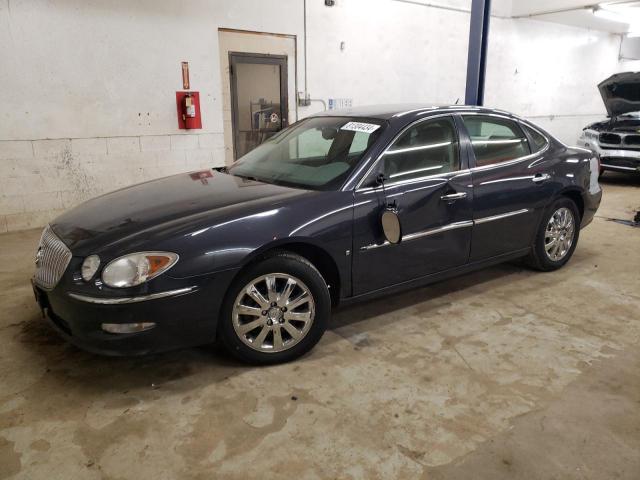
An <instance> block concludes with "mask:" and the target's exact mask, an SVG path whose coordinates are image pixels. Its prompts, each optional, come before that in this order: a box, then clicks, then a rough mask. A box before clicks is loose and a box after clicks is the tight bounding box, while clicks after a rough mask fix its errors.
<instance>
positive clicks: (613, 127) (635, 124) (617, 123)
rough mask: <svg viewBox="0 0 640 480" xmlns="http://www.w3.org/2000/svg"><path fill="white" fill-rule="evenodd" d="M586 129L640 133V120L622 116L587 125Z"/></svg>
mask: <svg viewBox="0 0 640 480" xmlns="http://www.w3.org/2000/svg"><path fill="white" fill-rule="evenodd" d="M585 129H589V130H595V131H597V132H616V133H640V118H628V117H624V116H620V117H616V118H610V119H608V120H604V121H602V122H595V123H592V124H590V125H587V126H586V127H585Z"/></svg>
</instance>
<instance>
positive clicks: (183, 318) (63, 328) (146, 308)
mask: <svg viewBox="0 0 640 480" xmlns="http://www.w3.org/2000/svg"><path fill="white" fill-rule="evenodd" d="M234 274H235V271H227V272H221V273H218V274H214V275H211V276H207V277H206V278H205V277H200V278H196V279H195V280H194V279H189V280H192V281H190V282H189V283H188V284H185V285H183V286H181V287H180V288H176V289H174V290H173V291H174V292H177V293H174V294H172V295H166V296H163V295H160V296H154V294H151V295H150V296H149V297H150V298H144V299H142V300H141V299H140V298H139V297H127V298H133V299H137V300H135V301H115V300H114V298H115V297H100V296H95V295H92V296H87V295H85V294H81V295H80V296H78V295H76V296H75V298H74V296H72V295H71V294H73V293H74V292H73V291H71V290H70V289H68V288H66V287H65V286H64V284H62V285H58V286H56V287H55V288H54V289H53V290H50V291H45V290H43V289H42V288H40V287H39V286H37V285H36V284H33V289H34V293H35V295H36V301H37V302H38V304H39V305H40V308H41V309H42V310H43V312H44V313H46V316H47V318H48V320H49V321H50V323H51V325H52V326H53V327H54V328H55V329H56V330H57V331H58V332H59V333H60V335H62V336H63V337H64V338H65V339H66V340H68V341H69V342H71V343H73V344H74V345H76V346H78V347H80V348H82V349H84V350H88V351H91V352H94V353H99V354H104V355H143V354H148V353H155V352H161V351H166V350H172V349H175V348H182V347H190V346H196V345H203V344H207V343H211V342H213V341H214V340H215V336H216V328H217V318H218V314H219V312H220V308H221V305H222V299H223V296H224V293H225V292H226V289H227V287H228V285H229V283H230V281H231V279H232V278H233V275H234ZM187 289H188V290H187ZM163 292H164V291H163ZM158 293H160V292H158ZM118 298H120V299H121V298H122V297H118ZM96 300H106V303H99V302H96ZM141 322H145V323H150V322H152V323H154V324H155V326H154V327H153V328H151V329H149V330H145V331H141V332H136V333H123V334H114V333H108V332H106V331H104V330H103V328H102V324H103V323H105V324H129V323H141Z"/></svg>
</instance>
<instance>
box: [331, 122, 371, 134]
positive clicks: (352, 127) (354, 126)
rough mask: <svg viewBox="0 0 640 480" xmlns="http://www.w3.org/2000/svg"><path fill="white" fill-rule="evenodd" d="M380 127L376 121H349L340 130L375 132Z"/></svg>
mask: <svg viewBox="0 0 640 480" xmlns="http://www.w3.org/2000/svg"><path fill="white" fill-rule="evenodd" d="M379 128H380V125H376V124H375V123H363V122H349V123H345V124H344V125H343V126H342V127H341V128H340V130H349V131H350V132H364V133H373V132H375V131H376V130H377V129H379Z"/></svg>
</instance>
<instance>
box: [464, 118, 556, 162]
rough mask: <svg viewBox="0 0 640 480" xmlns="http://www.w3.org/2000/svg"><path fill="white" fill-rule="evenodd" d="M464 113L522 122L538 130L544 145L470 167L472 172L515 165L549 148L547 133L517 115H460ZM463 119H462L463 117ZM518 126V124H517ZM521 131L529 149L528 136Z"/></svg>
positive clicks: (517, 122)
mask: <svg viewBox="0 0 640 480" xmlns="http://www.w3.org/2000/svg"><path fill="white" fill-rule="evenodd" d="M465 115H478V116H481V117H495V118H500V119H502V120H509V121H512V122H514V123H516V124H522V125H526V126H527V127H529V128H531V129H532V130H535V131H536V132H538V133H539V134H540V135H542V136H543V137H544V139H545V142H546V143H545V146H544V147H542V148H541V149H540V150H536V151H535V152H532V153H529V154H527V155H523V156H522V157H517V158H512V159H511V160H505V161H503V162H496V163H490V164H488V165H481V166H479V167H478V166H475V167H473V168H471V169H470V170H471V171H472V172H475V171H483V170H491V169H493V168H498V167H503V166H505V167H506V166H509V165H515V164H516V163H520V162H524V161H526V160H532V159H534V158H536V157H537V156H539V155H541V154H543V153H544V152H546V151H547V150H549V145H550V141H549V137H548V136H547V135H545V134H544V133H543V132H541V131H540V129H538V128H537V127H535V126H534V125H532V124H531V123H530V122H528V121H526V120H524V119H522V118H520V117H517V116H515V115H514V116H513V117H510V116H507V115H500V114H496V113H482V112H460V116H462V117H464V116H465ZM463 121H464V119H463ZM518 126H520V125H518ZM522 133H523V134H524V138H525V140H526V141H527V145H529V149H531V143H530V142H529V138H528V137H527V134H526V133H525V131H524V130H522ZM472 148H473V144H472Z"/></svg>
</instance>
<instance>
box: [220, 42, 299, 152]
mask: <svg viewBox="0 0 640 480" xmlns="http://www.w3.org/2000/svg"><path fill="white" fill-rule="evenodd" d="M229 66H230V68H229V74H230V75H231V121H232V128H233V158H234V160H235V159H238V158H240V157H242V156H243V155H244V154H246V153H248V152H250V151H251V150H253V149H254V148H256V147H257V146H258V145H260V144H261V143H262V142H264V141H265V140H267V139H268V138H269V137H272V136H273V135H275V134H276V133H277V132H279V131H280V130H282V129H283V128H285V127H286V126H287V124H288V122H287V118H288V109H287V57H286V56H284V55H264V54H259V53H240V52H230V53H229Z"/></svg>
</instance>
